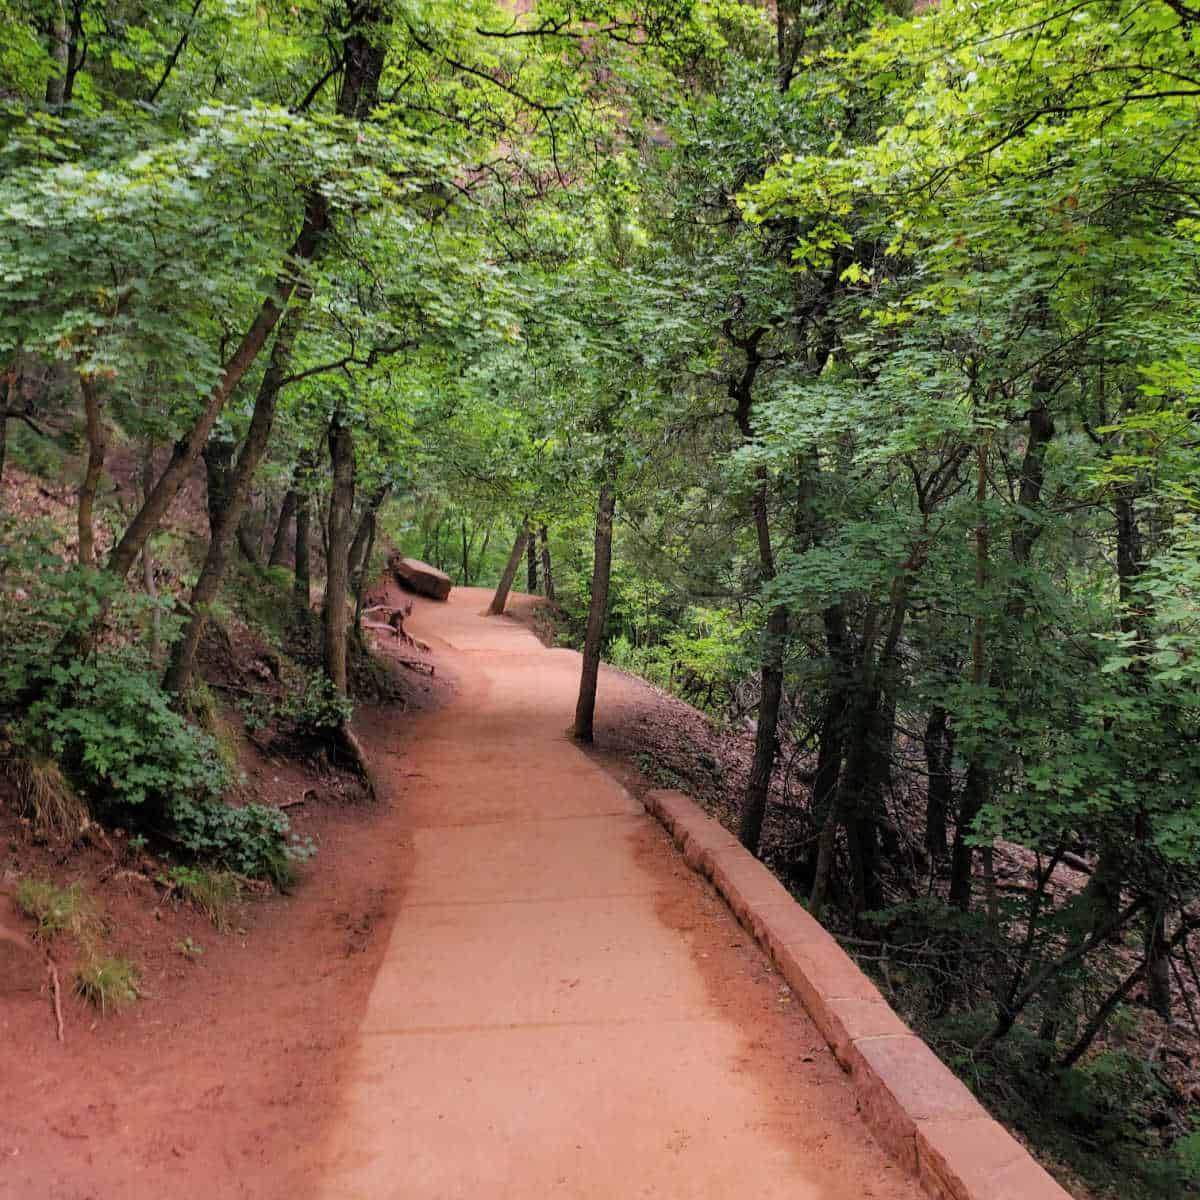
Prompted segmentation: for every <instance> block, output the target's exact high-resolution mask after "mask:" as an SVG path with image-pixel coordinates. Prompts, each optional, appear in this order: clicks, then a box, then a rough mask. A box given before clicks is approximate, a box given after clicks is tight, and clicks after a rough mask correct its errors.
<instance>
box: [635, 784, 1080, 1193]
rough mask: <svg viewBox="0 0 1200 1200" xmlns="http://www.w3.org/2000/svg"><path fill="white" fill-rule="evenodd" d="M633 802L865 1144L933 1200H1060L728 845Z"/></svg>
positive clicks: (804, 916) (686, 804) (826, 939)
mask: <svg viewBox="0 0 1200 1200" xmlns="http://www.w3.org/2000/svg"><path fill="white" fill-rule="evenodd" d="M642 802H643V804H645V806H646V809H647V810H648V811H649V812H650V813H651V814H652V815H653V816H655V817H657V818H658V820H659V821H661V822H662V824H663V825H664V826H666V828H667V830H668V831H669V832H670V834H671V836H672V837H673V838H674V839H675V841H676V843H677V844H678V846H679V847H680V849H681V850H682V851H683V857H684V860H685V861H686V862H687V864H688V866H690V867H691V868H692V870H694V871H698V872H699V873H700V874H702V875H704V876H706V877H707V878H708V879H710V880H711V881H712V883H713V886H714V887H715V888H716V889H717V891H718V892H719V893H720V894H721V896H722V897H724V899H725V902H726V903H727V904H728V905H729V907H730V908H731V909H732V910H733V913H734V915H735V916H736V917H737V919H738V920H739V921H740V922H741V923H742V925H743V926H745V928H746V929H747V930H748V931H749V932H750V933H751V934H752V935H753V937H754V938H755V940H756V941H757V942H758V943H759V945H761V946H762V948H763V949H764V950H765V951H766V952H767V953H768V954H769V955H770V956H771V958H772V960H773V961H774V963H775V965H776V966H777V967H778V968H779V972H780V974H781V975H782V976H783V977H784V979H786V980H787V982H788V984H789V985H790V986H791V988H792V990H793V991H794V992H795V993H796V995H797V997H798V998H799V999H800V1002H801V1003H802V1004H803V1005H804V1007H805V1008H806V1009H807V1010H808V1014H809V1016H810V1017H811V1018H812V1020H813V1023H814V1024H815V1025H816V1026H817V1028H818V1029H819V1030H820V1031H821V1034H822V1036H823V1037H824V1038H825V1040H826V1041H827V1042H828V1043H829V1047H830V1049H831V1050H832V1051H833V1053H834V1055H835V1056H836V1058H837V1060H838V1062H839V1063H840V1064H841V1066H842V1068H843V1069H844V1070H845V1071H847V1072H848V1073H849V1075H850V1079H851V1082H852V1084H853V1087H854V1089H855V1091H856V1093H857V1095H858V1102H859V1109H860V1110H861V1112H862V1114H863V1117H864V1118H865V1120H866V1122H867V1124H868V1126H869V1127H870V1129H871V1131H872V1132H873V1133H874V1135H875V1137H876V1138H877V1139H878V1140H879V1142H880V1143H881V1144H882V1145H883V1147H884V1148H885V1149H886V1150H887V1151H888V1153H889V1154H891V1155H892V1156H893V1157H894V1158H895V1159H896V1160H897V1161H898V1162H900V1163H901V1164H902V1165H903V1166H904V1167H905V1168H906V1169H907V1170H908V1171H909V1172H910V1173H911V1174H912V1175H915V1176H917V1177H918V1178H919V1179H920V1181H921V1184H922V1186H923V1187H924V1189H925V1191H927V1192H928V1193H929V1195H930V1196H932V1197H934V1200H1071V1198H1070V1195H1069V1194H1068V1193H1067V1192H1066V1191H1064V1190H1063V1188H1061V1187H1060V1186H1059V1185H1058V1184H1057V1183H1056V1182H1055V1181H1054V1180H1053V1179H1052V1178H1051V1177H1050V1176H1049V1175H1048V1174H1047V1173H1046V1171H1045V1170H1044V1169H1043V1168H1042V1167H1040V1166H1039V1165H1038V1164H1037V1163H1036V1162H1035V1161H1034V1159H1033V1158H1032V1157H1031V1156H1030V1154H1029V1152H1028V1151H1027V1150H1026V1149H1025V1148H1024V1146H1022V1145H1021V1143H1020V1142H1018V1141H1017V1140H1016V1139H1015V1138H1014V1137H1013V1136H1012V1135H1011V1134H1010V1133H1009V1132H1008V1131H1007V1130H1006V1129H1005V1128H1004V1127H1003V1126H1002V1125H1000V1124H998V1123H997V1122H996V1121H994V1120H992V1118H991V1117H990V1116H988V1114H987V1111H986V1110H985V1109H984V1108H983V1106H982V1105H981V1104H980V1103H979V1101H978V1100H976V1099H975V1097H974V1096H973V1095H972V1094H971V1092H970V1091H969V1090H968V1088H967V1087H966V1085H965V1084H963V1083H962V1082H961V1081H960V1080H959V1079H958V1078H957V1077H956V1076H955V1075H954V1073H953V1072H952V1071H951V1070H950V1069H949V1068H948V1067H947V1066H946V1065H945V1064H944V1063H943V1062H942V1061H941V1060H940V1059H939V1058H938V1057H937V1055H936V1054H934V1052H933V1051H932V1050H930V1049H929V1047H928V1046H926V1045H925V1043H924V1042H923V1041H921V1039H920V1038H918V1037H916V1036H915V1035H914V1034H913V1032H912V1030H911V1029H909V1028H908V1026H907V1025H905V1024H904V1022H903V1021H902V1020H901V1019H900V1018H899V1017H898V1016H897V1015H896V1014H895V1012H893V1011H892V1008H891V1006H890V1005H889V1004H888V1003H887V1001H886V1000H885V999H884V998H883V996H882V995H881V994H880V992H879V989H878V988H876V986H875V985H874V984H873V983H872V982H871V981H870V980H869V979H868V978H867V976H866V975H864V974H863V972H862V971H861V970H860V969H859V967H858V966H857V965H856V964H855V963H854V962H853V960H852V959H851V958H850V956H849V955H848V954H847V953H846V952H845V951H844V950H843V949H842V948H841V947H840V946H839V945H838V943H837V941H836V940H835V939H834V937H833V936H832V935H831V934H830V933H828V932H827V931H826V930H825V929H824V928H823V927H822V926H821V925H820V923H819V922H817V921H815V920H813V918H812V917H811V916H809V914H808V912H807V911H806V910H805V909H804V908H803V907H802V906H801V905H800V904H798V903H797V902H796V901H795V900H794V899H793V898H792V896H791V894H790V893H789V892H788V890H787V889H786V888H785V887H784V886H783V884H781V883H780V882H779V880H777V879H776V878H775V876H774V875H772V874H771V872H770V871H769V870H768V869H767V868H766V867H765V866H763V864H762V863H760V862H759V861H758V860H757V859H756V858H755V857H754V856H753V855H752V854H750V852H749V851H748V850H746V849H745V848H744V847H743V846H742V845H741V843H740V842H738V840H737V838H735V837H734V836H733V835H732V834H731V833H730V832H729V831H728V830H727V829H725V828H724V827H723V826H722V825H721V824H719V823H718V822H717V821H714V820H713V819H712V818H711V817H709V816H707V815H706V814H705V812H704V811H703V810H702V809H701V808H700V807H699V805H697V804H696V803H695V801H693V800H692V799H690V798H689V797H688V796H685V795H683V794H682V793H680V792H666V791H653V792H649V793H647V795H646V796H645V797H643V801H642Z"/></svg>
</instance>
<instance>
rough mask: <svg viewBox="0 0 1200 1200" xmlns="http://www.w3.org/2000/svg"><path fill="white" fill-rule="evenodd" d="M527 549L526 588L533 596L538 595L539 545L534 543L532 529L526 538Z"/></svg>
mask: <svg viewBox="0 0 1200 1200" xmlns="http://www.w3.org/2000/svg"><path fill="white" fill-rule="evenodd" d="M525 551H526V556H527V557H526V565H525V584H526V589H525V590H526V591H528V593H529V594H530V595H531V596H536V595H537V590H538V564H537V547H536V546H535V545H534V537H533V531H532V530H530V533H529V536H528V537H527V538H526V539H525Z"/></svg>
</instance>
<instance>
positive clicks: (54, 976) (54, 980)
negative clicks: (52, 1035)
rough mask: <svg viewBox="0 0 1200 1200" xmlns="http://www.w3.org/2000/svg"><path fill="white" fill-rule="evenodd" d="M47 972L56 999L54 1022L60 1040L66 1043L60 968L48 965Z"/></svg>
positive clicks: (52, 993) (50, 963)
mask: <svg viewBox="0 0 1200 1200" xmlns="http://www.w3.org/2000/svg"><path fill="white" fill-rule="evenodd" d="M46 970H47V972H48V974H49V975H50V990H51V995H52V996H53V997H54V1020H55V1022H56V1023H57V1033H58V1040H59V1041H60V1042H65V1041H66V1035H65V1034H64V1032H63V1015H62V988H61V987H60V986H59V982H58V968H57V967H56V966H55V965H54V964H53V963H52V962H47V963H46Z"/></svg>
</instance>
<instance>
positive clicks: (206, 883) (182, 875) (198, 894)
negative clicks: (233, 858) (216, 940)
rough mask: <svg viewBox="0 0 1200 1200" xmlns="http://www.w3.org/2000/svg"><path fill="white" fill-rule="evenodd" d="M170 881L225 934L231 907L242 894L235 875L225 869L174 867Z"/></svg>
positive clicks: (231, 910)
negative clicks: (206, 869)
mask: <svg viewBox="0 0 1200 1200" xmlns="http://www.w3.org/2000/svg"><path fill="white" fill-rule="evenodd" d="M171 882H172V883H173V884H174V885H175V886H176V887H177V888H178V889H179V890H180V891H181V892H182V893H183V894H184V896H186V897H187V899H188V900H190V901H191V902H192V904H194V905H195V906H196V907H197V908H198V909H199V910H200V911H201V912H202V913H203V914H204V915H205V916H206V917H207V918H208V919H209V920H210V921H211V922H212V923H213V926H214V928H216V929H218V930H220V931H221V932H222V933H224V932H225V931H226V930H227V929H228V928H229V925H230V918H231V915H232V912H233V906H234V905H235V904H236V903H237V901H238V898H239V897H240V896H241V888H240V887H239V885H238V881H237V878H236V877H235V876H234V875H232V874H230V872H228V871H205V870H202V869H200V868H198V867H175V868H173V869H172V871H171Z"/></svg>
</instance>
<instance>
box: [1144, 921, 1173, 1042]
mask: <svg viewBox="0 0 1200 1200" xmlns="http://www.w3.org/2000/svg"><path fill="white" fill-rule="evenodd" d="M1146 991H1147V995H1148V997H1149V1000H1150V1007H1151V1008H1152V1009H1154V1011H1155V1012H1156V1013H1158V1015H1159V1016H1160V1017H1162V1019H1163V1020H1164V1021H1168V1022H1169V1021H1171V1019H1172V1017H1173V1013H1172V1011H1171V952H1170V945H1169V943H1168V942H1167V914H1166V908H1165V906H1163V905H1159V907H1158V909H1157V910H1156V911H1155V912H1154V913H1152V914H1151V916H1150V918H1149V920H1148V921H1147V922H1146Z"/></svg>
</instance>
